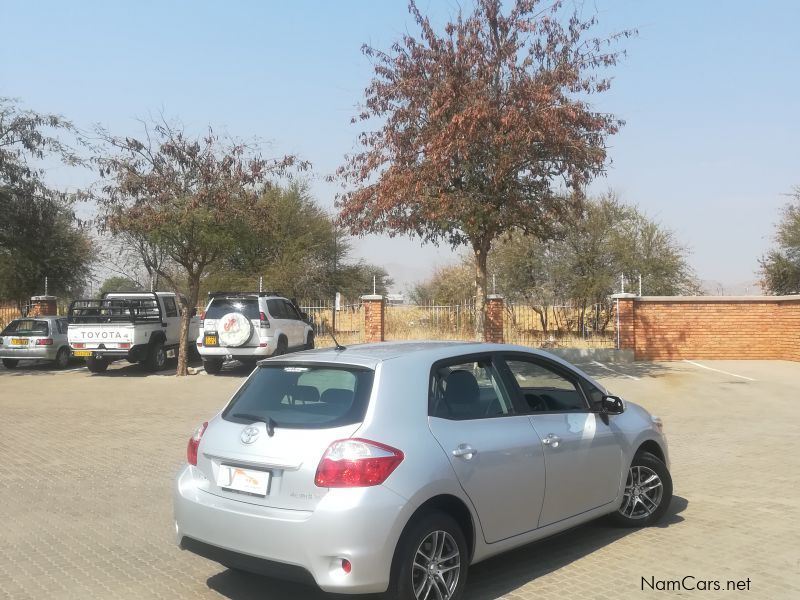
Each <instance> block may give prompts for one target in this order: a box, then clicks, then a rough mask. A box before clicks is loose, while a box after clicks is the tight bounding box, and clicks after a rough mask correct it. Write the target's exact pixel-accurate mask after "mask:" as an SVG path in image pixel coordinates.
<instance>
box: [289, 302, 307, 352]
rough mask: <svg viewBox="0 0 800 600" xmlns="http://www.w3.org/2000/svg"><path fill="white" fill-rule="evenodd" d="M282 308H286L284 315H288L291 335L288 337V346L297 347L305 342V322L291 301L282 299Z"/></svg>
mask: <svg viewBox="0 0 800 600" xmlns="http://www.w3.org/2000/svg"><path fill="white" fill-rule="evenodd" d="M283 304H284V309H285V310H286V316H287V317H288V321H289V327H290V328H291V332H292V333H291V337H290V338H289V347H290V348H297V347H299V346H302V345H303V344H305V343H306V340H305V339H304V338H305V335H304V334H305V330H306V328H305V323H304V322H303V319H302V318H301V317H300V313H299V312H298V310H297V309H296V308H295V306H294V304H292V303H291V302H289V301H287V300H284V301H283Z"/></svg>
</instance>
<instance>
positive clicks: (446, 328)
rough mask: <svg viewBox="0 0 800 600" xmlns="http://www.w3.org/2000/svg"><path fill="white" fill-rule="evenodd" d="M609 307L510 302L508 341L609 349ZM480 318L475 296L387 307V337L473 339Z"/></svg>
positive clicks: (611, 339) (505, 325)
mask: <svg viewBox="0 0 800 600" xmlns="http://www.w3.org/2000/svg"><path fill="white" fill-rule="evenodd" d="M609 310H610V307H606V306H604V305H599V304H598V305H594V306H589V307H586V308H585V309H581V308H579V307H575V306H572V305H559V306H549V307H538V306H537V307H533V306H530V305H528V304H519V303H507V304H506V305H505V313H504V318H503V336H504V338H505V341H506V342H507V343H510V344H520V345H523V346H535V347H550V348H553V347H603V348H606V347H608V348H610V347H613V345H614V330H613V323H612V321H611V320H610V318H609V315H610V313H609V312H608V311H609ZM475 318H476V309H475V302H474V301H473V300H467V301H464V302H461V303H459V304H452V305H440V304H401V305H388V306H387V307H386V329H385V336H386V339H387V340H422V339H434V340H474V339H475ZM545 324H546V325H547V327H545Z"/></svg>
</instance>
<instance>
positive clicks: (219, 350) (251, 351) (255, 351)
mask: <svg viewBox="0 0 800 600" xmlns="http://www.w3.org/2000/svg"><path fill="white" fill-rule="evenodd" d="M262 343H266V344H267V345H266V346H240V347H238V348H231V347H226V346H198V347H197V351H198V352H199V353H200V356H203V357H207V356H208V357H215V358H225V357H228V356H229V357H231V358H240V357H241V358H256V359H257V358H266V357H268V356H272V354H273V353H274V352H275V348H276V344H275V343H274V342H273V338H267V339H265V340H262Z"/></svg>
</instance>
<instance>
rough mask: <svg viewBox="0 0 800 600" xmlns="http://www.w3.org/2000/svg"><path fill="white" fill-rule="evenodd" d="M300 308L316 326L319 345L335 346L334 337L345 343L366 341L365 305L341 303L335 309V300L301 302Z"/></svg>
mask: <svg viewBox="0 0 800 600" xmlns="http://www.w3.org/2000/svg"><path fill="white" fill-rule="evenodd" d="M299 304H300V310H302V311H303V312H305V313H307V314H308V316H309V317H310V318H311V322H312V324H313V327H314V336H315V338H316V345H317V347H326V346H333V345H334V344H333V337H332V336H331V333H333V335H335V336H336V340H337V341H338V342H339V343H340V344H343V345H345V346H346V345H347V344H358V343H361V342H363V341H364V305H363V304H361V303H360V302H357V303H351V304H347V303H340V304H339V309H338V310H334V304H333V302H325V301H315V302H314V301H306V302H300V303H299Z"/></svg>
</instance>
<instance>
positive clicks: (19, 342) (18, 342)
mask: <svg viewBox="0 0 800 600" xmlns="http://www.w3.org/2000/svg"><path fill="white" fill-rule="evenodd" d="M11 345H12V346H27V345H28V338H11Z"/></svg>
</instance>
